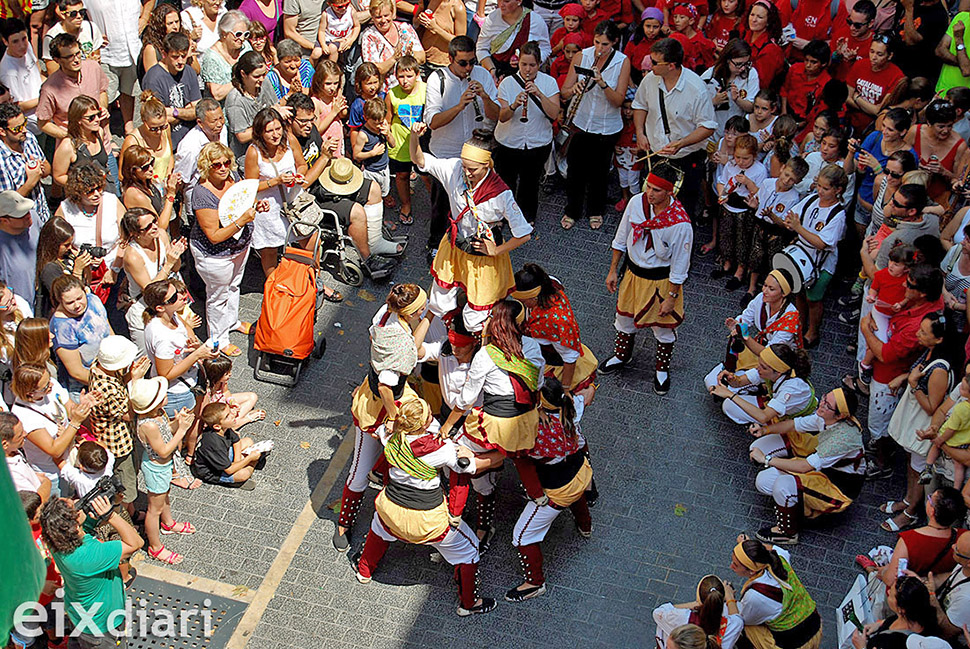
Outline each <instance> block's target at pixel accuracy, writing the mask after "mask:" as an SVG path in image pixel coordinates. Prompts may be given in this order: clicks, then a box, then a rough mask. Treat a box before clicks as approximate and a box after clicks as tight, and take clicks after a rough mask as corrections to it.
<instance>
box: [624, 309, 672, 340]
mask: <svg viewBox="0 0 970 649" xmlns="http://www.w3.org/2000/svg"><path fill="white" fill-rule="evenodd" d="M613 327H614V328H615V329H616V330H617V331H619V332H620V333H621V334H635V333H637V332H639V331H642V330H641V329H637V328H636V326H635V325H634V324H633V318H631V317H630V316H628V315H620V314H619V313H617V314H616V318H614V319H613ZM650 330H651V331H653V337H654V338H656V339H657V342H658V343H673V342H677V330H676V329H670V328H668V327H650Z"/></svg>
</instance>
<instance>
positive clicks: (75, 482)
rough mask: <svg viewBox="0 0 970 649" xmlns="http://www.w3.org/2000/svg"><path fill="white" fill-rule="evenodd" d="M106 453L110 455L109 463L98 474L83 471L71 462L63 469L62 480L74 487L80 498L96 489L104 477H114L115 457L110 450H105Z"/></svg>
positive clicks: (65, 464) (66, 463)
mask: <svg viewBox="0 0 970 649" xmlns="http://www.w3.org/2000/svg"><path fill="white" fill-rule="evenodd" d="M105 453H107V454H108V462H107V463H106V464H105V465H104V468H103V469H101V470H100V471H98V472H97V473H88V472H86V471H82V470H81V469H79V468H78V467H76V466H74V465H73V464H71V463H70V462H69V461H68V462H65V463H64V466H63V467H61V479H62V480H64V481H65V482H67V483H68V484H69V485H71V486H72V487H74V491H75V493H76V494H77V495H78V497H80V496H84V495H85V494H87V493H88V492H89V491H91V490H92V489H94V487H95V485H97V484H98V480H100V479H101V478H103V477H104V476H106V475H112V473H113V471H114V466H115V456H114V455H112V454H111V451H108V450H105Z"/></svg>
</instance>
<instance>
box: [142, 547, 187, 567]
mask: <svg viewBox="0 0 970 649" xmlns="http://www.w3.org/2000/svg"><path fill="white" fill-rule="evenodd" d="M146 551H147V552H148V556H150V557H151V558H152V559H154V560H155V561H161V562H162V563H167V564H168V565H170V566H174V565H175V564H178V563H182V559H184V558H185V557H183V556H182V555H181V554H179V553H178V552H172V551H171V550H169V551H168V555H167V556H166V557H165V558H162V552H165V546H164V545H163V546H162V547H160V548H158V550H157V551H156V552H152V549H151V548H146Z"/></svg>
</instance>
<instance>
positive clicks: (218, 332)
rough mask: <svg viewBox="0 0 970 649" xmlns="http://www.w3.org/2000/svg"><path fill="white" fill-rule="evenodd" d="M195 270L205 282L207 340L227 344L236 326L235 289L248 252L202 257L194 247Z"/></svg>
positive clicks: (237, 296) (237, 302) (239, 280)
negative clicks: (227, 255) (228, 255)
mask: <svg viewBox="0 0 970 649" xmlns="http://www.w3.org/2000/svg"><path fill="white" fill-rule="evenodd" d="M189 247H190V248H191V249H192V257H193V258H194V259H195V269H196V270H197V271H198V272H199V277H201V278H202V281H203V282H205V318H206V322H207V323H208V326H209V339H210V340H218V341H219V344H220V345H222V346H226V345H228V344H229V331H230V330H231V329H234V328H235V327H236V326H238V325H239V286H240V284H242V279H243V271H245V270H246V260H247V259H248V258H249V248H246V249H245V250H243V251H242V252H238V253H236V254H235V255H232V256H230V257H212V256H210V255H206V254H205V253H203V252H202V250H201V249H199V248H198V247H196V246H194V245H190V246H189Z"/></svg>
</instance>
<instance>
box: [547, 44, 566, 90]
mask: <svg viewBox="0 0 970 649" xmlns="http://www.w3.org/2000/svg"><path fill="white" fill-rule="evenodd" d="M549 75H550V76H552V77H554V78H555V79H556V82H557V83H558V84H559V89H560V90H562V85H563V84H564V83H566V77H567V76H568V75H569V61H568V60H566V55H565V54H563V53H562V52H560V53H559V56H557V57H556V58H555V60H554V61H553V62H552V65H550V66H549Z"/></svg>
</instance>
